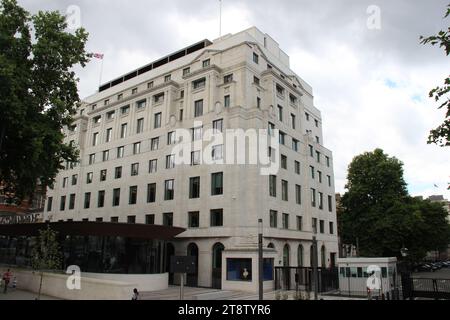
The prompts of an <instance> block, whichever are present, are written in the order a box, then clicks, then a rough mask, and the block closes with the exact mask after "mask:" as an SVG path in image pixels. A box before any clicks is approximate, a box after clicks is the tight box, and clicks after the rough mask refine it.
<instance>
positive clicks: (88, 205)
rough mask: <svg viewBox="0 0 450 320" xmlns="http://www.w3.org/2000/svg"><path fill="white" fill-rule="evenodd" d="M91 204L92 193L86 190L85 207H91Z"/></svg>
mask: <svg viewBox="0 0 450 320" xmlns="http://www.w3.org/2000/svg"><path fill="white" fill-rule="evenodd" d="M90 206H91V193H90V192H86V193H85V194H84V208H85V209H89V207H90Z"/></svg>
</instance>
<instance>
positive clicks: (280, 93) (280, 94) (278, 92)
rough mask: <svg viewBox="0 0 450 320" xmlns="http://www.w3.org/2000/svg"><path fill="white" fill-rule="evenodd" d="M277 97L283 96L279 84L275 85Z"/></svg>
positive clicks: (282, 90) (282, 89)
mask: <svg viewBox="0 0 450 320" xmlns="http://www.w3.org/2000/svg"><path fill="white" fill-rule="evenodd" d="M276 91H277V95H278V96H281V97H283V96H284V88H283V87H282V86H280V85H279V84H277V85H276Z"/></svg>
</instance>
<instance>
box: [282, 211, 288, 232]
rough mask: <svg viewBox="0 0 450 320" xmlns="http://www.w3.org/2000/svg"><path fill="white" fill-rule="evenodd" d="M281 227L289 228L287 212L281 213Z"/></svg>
mask: <svg viewBox="0 0 450 320" xmlns="http://www.w3.org/2000/svg"><path fill="white" fill-rule="evenodd" d="M283 229H289V214H287V213H283Z"/></svg>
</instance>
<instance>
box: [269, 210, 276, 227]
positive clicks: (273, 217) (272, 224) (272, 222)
mask: <svg viewBox="0 0 450 320" xmlns="http://www.w3.org/2000/svg"><path fill="white" fill-rule="evenodd" d="M270 227H271V228H277V227H278V212H276V211H275V210H270Z"/></svg>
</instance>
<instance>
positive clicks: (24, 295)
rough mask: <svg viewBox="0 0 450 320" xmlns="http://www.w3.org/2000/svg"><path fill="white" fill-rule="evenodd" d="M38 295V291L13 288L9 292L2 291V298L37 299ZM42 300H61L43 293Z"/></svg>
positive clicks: (0, 298)
mask: <svg viewBox="0 0 450 320" xmlns="http://www.w3.org/2000/svg"><path fill="white" fill-rule="evenodd" d="M36 297H37V294H36V293H32V292H28V291H22V290H14V289H11V290H10V291H8V293H6V294H4V293H3V289H2V291H1V292H0V300H36ZM41 300H59V299H56V298H53V297H49V296H43V295H41Z"/></svg>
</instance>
